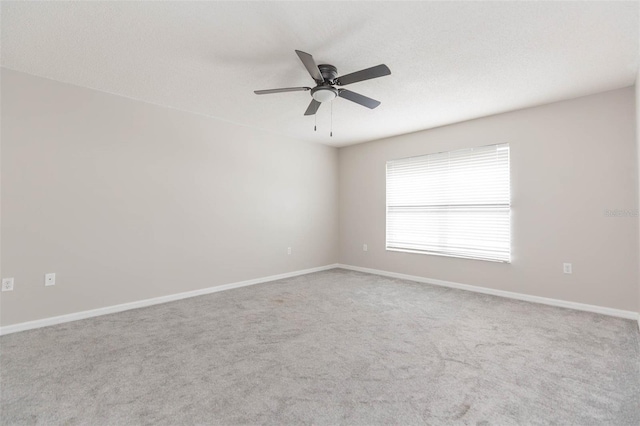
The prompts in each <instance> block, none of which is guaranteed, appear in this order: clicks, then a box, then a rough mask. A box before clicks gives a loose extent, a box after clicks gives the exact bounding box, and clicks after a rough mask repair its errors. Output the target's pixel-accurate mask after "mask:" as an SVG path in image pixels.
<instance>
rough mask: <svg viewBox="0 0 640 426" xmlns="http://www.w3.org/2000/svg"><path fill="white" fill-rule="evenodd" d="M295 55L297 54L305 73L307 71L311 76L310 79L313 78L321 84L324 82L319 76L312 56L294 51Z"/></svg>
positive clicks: (320, 75)
mask: <svg viewBox="0 0 640 426" xmlns="http://www.w3.org/2000/svg"><path fill="white" fill-rule="evenodd" d="M296 53H297V54H298V57H299V58H300V60H301V61H302V63H303V64H304V66H305V68H306V69H307V71H309V74H311V78H313V79H314V80H315V81H316V82H318V83H322V82H323V81H324V77H322V74H320V70H319V69H318V66H317V65H316V61H314V60H313V56H311V55H309V54H308V53H306V52H303V51H301V50H296Z"/></svg>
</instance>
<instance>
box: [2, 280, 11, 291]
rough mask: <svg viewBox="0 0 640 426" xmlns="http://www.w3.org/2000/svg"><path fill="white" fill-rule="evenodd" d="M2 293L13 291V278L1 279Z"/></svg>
mask: <svg viewBox="0 0 640 426" xmlns="http://www.w3.org/2000/svg"><path fill="white" fill-rule="evenodd" d="M2 291H13V278H3V279H2Z"/></svg>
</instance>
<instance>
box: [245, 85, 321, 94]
mask: <svg viewBox="0 0 640 426" xmlns="http://www.w3.org/2000/svg"><path fill="white" fill-rule="evenodd" d="M306 90H311V87H285V88H282V89H267V90H254V91H253V93H255V94H256V95H268V94H269V93H282V92H302V91H306Z"/></svg>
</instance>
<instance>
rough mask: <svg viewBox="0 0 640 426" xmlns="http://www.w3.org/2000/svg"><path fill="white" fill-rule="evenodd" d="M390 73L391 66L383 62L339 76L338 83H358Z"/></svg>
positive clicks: (340, 84) (343, 84)
mask: <svg viewBox="0 0 640 426" xmlns="http://www.w3.org/2000/svg"><path fill="white" fill-rule="evenodd" d="M389 74H391V70H390V69H389V67H387V66H386V65H384V64H382V65H377V66H375V67H371V68H367V69H365V70H360V71H356V72H352V73H351V74H347V75H343V76H341V77H338V79H337V80H336V84H337V85H338V86H346V85H347V84H351V83H357V82H359V81H364V80H371V79H372V78H378V77H383V76H385V75H389Z"/></svg>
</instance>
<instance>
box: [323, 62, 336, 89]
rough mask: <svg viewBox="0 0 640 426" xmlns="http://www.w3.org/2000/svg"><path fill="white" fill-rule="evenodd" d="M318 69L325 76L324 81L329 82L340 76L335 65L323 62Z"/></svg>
mask: <svg viewBox="0 0 640 426" xmlns="http://www.w3.org/2000/svg"><path fill="white" fill-rule="evenodd" d="M318 69H319V70H320V74H322V77H324V81H325V82H327V83H329V84H331V82H332V81H333V80H335V79H336V77H338V69H337V68H336V67H334V66H333V65H329V64H321V65H318Z"/></svg>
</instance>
